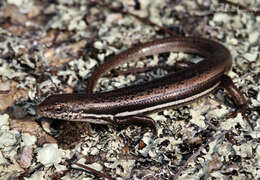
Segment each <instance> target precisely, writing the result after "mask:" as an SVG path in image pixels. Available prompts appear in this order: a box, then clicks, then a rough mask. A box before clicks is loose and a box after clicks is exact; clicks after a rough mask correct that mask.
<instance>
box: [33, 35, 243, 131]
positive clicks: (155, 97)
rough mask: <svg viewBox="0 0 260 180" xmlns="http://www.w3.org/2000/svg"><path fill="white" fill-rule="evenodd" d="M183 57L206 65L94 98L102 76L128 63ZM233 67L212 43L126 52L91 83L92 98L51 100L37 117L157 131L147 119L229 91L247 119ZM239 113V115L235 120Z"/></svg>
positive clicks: (169, 43)
mask: <svg viewBox="0 0 260 180" xmlns="http://www.w3.org/2000/svg"><path fill="white" fill-rule="evenodd" d="M179 51H182V52H185V53H195V54H198V55H200V56H203V57H204V59H203V60H202V61H200V62H198V63H196V64H195V63H194V64H193V65H190V66H188V67H186V68H183V69H181V70H179V71H177V72H174V73H169V74H168V75H166V76H164V77H162V78H158V79H155V80H153V81H150V82H147V83H143V84H140V85H133V86H129V87H126V88H121V89H117V90H113V91H109V92H100V93H95V94H92V93H90V92H91V91H92V89H93V88H94V86H95V85H96V82H97V80H98V79H99V78H100V77H101V76H102V75H103V74H105V73H106V72H107V71H109V70H111V69H112V68H114V67H115V66H117V65H119V64H121V63H123V62H126V61H129V60H132V59H136V58H140V57H144V56H149V55H153V54H158V53H165V52H179ZM231 64H232V56H231V54H230V52H229V51H228V49H227V48H226V47H224V46H223V45H221V44H220V43H218V42H216V41H213V40H208V39H204V38H195V37H173V38H165V39H159V40H154V41H151V42H148V43H144V44H141V45H138V46H135V47H132V48H130V49H128V50H126V51H123V52H121V53H119V54H117V55H115V56H113V57H112V58H110V59H109V60H107V61H106V62H105V63H104V64H102V65H101V66H99V67H98V68H97V70H96V71H95V72H94V74H93V75H92V76H91V78H90V80H89V83H88V92H89V93H84V94H59V95H51V96H49V97H48V98H46V99H45V100H44V101H43V102H42V103H41V104H40V105H39V106H38V107H37V113H38V114H39V115H41V116H45V117H49V118H54V119H62V120H68V121H87V122H90V123H96V124H120V123H128V124H132V123H135V124H141V125H145V126H146V125H149V126H155V124H154V121H153V120H152V119H150V118H147V117H145V116H144V115H145V114H147V113H150V112H153V111H158V110H161V109H164V108H169V107H175V106H180V105H183V104H186V103H188V102H190V101H193V100H195V99H198V98H200V97H202V96H205V95H207V94H209V93H210V92H212V91H213V90H215V89H216V88H218V87H219V86H224V87H225V88H226V89H227V90H228V91H229V92H230V94H231V95H232V97H233V99H234V102H235V104H236V106H237V110H241V111H242V113H243V114H244V112H245V109H246V108H247V104H246V101H245V99H244V97H243V95H242V94H241V93H240V92H239V90H238V89H237V88H236V87H235V86H234V84H233V82H232V80H231V79H230V78H229V77H228V76H227V75H225V73H226V72H228V70H229V69H230V68H231ZM238 112H239V111H235V112H234V115H236V114H237V113H238Z"/></svg>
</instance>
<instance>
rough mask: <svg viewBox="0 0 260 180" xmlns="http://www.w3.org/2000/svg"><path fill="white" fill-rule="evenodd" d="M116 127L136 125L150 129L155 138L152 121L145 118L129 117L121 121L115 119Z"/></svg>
mask: <svg viewBox="0 0 260 180" xmlns="http://www.w3.org/2000/svg"><path fill="white" fill-rule="evenodd" d="M115 124H116V125H137V126H142V127H149V128H151V130H152V132H153V134H154V135H155V136H157V127H156V124H155V122H154V120H153V119H151V118H149V117H146V116H130V117H127V118H123V119H116V123H115Z"/></svg>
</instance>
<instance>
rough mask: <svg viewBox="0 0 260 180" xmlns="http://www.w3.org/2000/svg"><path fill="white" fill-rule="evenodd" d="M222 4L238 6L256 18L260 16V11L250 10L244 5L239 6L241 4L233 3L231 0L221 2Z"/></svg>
mask: <svg viewBox="0 0 260 180" xmlns="http://www.w3.org/2000/svg"><path fill="white" fill-rule="evenodd" d="M220 2H223V3H227V4H230V5H231V6H236V7H238V8H240V9H245V10H246V11H247V12H249V13H253V14H254V15H256V16H259V15H260V11H256V10H252V9H249V8H247V7H246V6H243V5H241V4H239V3H235V2H231V1H229V0H220Z"/></svg>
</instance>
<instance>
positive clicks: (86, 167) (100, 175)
mask: <svg viewBox="0 0 260 180" xmlns="http://www.w3.org/2000/svg"><path fill="white" fill-rule="evenodd" d="M73 164H75V165H77V166H79V167H81V168H83V169H85V170H87V171H89V172H91V173H93V174H95V175H98V176H99V177H103V178H106V179H109V180H115V179H114V178H112V177H110V176H108V175H107V174H104V173H101V172H99V171H97V170H95V169H93V168H90V167H88V166H85V165H83V164H79V163H73Z"/></svg>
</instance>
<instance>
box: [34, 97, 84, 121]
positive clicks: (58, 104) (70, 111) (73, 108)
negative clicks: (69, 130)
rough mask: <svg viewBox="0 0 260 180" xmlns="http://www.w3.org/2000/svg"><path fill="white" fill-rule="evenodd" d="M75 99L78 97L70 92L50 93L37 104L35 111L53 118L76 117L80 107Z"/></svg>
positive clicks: (66, 118)
mask: <svg viewBox="0 0 260 180" xmlns="http://www.w3.org/2000/svg"><path fill="white" fill-rule="evenodd" d="M77 101H78V98H76V97H75V95H72V94H62V95H52V96H49V97H47V98H46V99H45V100H44V101H43V102H42V103H40V104H39V105H38V106H37V108H36V113H37V114H38V115H41V116H44V117H48V118H53V119H63V120H72V119H77V118H78V117H77V116H78V115H79V111H80V109H82V108H80V103H77Z"/></svg>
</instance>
